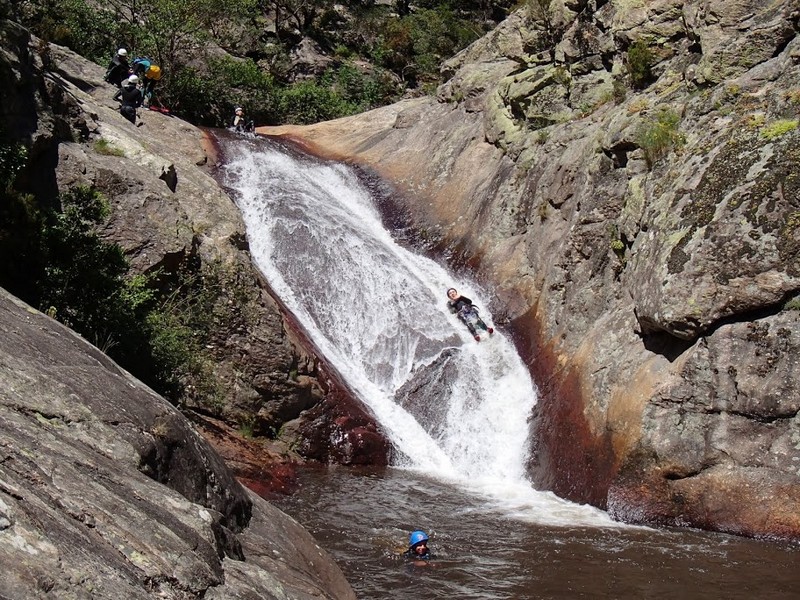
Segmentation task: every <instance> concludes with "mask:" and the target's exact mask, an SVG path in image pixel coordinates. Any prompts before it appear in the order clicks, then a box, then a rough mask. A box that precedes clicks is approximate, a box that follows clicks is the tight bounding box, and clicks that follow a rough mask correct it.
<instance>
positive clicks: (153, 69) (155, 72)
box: [145, 65, 161, 81]
mask: <svg viewBox="0 0 800 600" xmlns="http://www.w3.org/2000/svg"><path fill="white" fill-rule="evenodd" d="M145 77H147V78H148V79H155V80H156V81H158V80H159V79H161V67H159V66H158V65H150V68H149V69H147V72H146V73H145Z"/></svg>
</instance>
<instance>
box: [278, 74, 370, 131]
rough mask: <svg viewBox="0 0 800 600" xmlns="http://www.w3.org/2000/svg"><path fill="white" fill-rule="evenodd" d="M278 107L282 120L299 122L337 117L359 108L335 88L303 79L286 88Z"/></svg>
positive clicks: (313, 121)
mask: <svg viewBox="0 0 800 600" xmlns="http://www.w3.org/2000/svg"><path fill="white" fill-rule="evenodd" d="M278 107H279V115H280V119H281V121H284V122H286V123H298V124H309V123H317V122H319V121H327V120H329V119H336V118H338V117H343V116H345V115H349V114H353V113H355V112H356V110H357V109H356V106H355V105H354V104H351V103H349V102H347V101H346V100H345V99H344V98H343V97H342V96H341V95H340V94H338V93H337V92H336V91H335V90H333V89H331V88H329V87H325V86H323V85H320V84H318V83H317V82H314V81H303V82H300V83H297V84H295V85H293V86H292V87H288V88H285V89H284V90H283V92H282V93H281V96H280V100H279V102H278Z"/></svg>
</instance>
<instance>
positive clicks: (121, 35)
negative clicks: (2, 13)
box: [19, 0, 131, 66]
mask: <svg viewBox="0 0 800 600" xmlns="http://www.w3.org/2000/svg"><path fill="white" fill-rule="evenodd" d="M19 16H20V21H21V22H22V24H23V25H25V26H26V27H28V29H30V30H31V31H33V32H34V33H35V34H36V35H37V36H39V37H40V38H43V39H44V40H46V41H48V42H54V43H56V44H60V45H62V46H67V47H68V48H70V49H72V50H74V51H75V52H77V53H78V54H80V55H82V56H85V57H86V58H88V59H90V60H94V61H96V62H98V63H99V64H102V65H103V66H105V65H106V64H107V63H108V61H109V60H110V59H111V56H112V52H113V50H114V49H116V47H117V46H118V45H119V44H120V43H121V41H122V40H128V39H131V27H130V25H129V24H128V23H126V22H125V21H124V20H122V19H120V18H118V17H117V16H116V15H115V13H114V12H112V11H110V10H106V9H103V8H100V7H99V5H98V4H93V3H89V2H86V1H85V0H44V1H41V2H28V3H25V4H24V5H23V7H22V8H21V10H20V11H19Z"/></svg>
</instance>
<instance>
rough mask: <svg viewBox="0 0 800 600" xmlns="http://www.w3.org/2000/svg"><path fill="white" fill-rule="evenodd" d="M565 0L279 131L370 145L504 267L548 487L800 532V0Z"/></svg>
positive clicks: (422, 222)
mask: <svg viewBox="0 0 800 600" xmlns="http://www.w3.org/2000/svg"><path fill="white" fill-rule="evenodd" d="M551 7H552V8H551V11H550V13H549V14H547V15H542V14H533V13H528V14H526V13H525V11H520V12H518V13H516V14H515V15H514V16H513V17H510V18H509V19H507V20H506V21H505V22H504V23H502V24H501V25H500V26H499V27H498V29H497V30H495V31H494V32H492V33H491V34H489V35H487V36H486V37H485V38H483V39H482V40H479V41H478V42H476V43H475V44H474V45H473V46H472V47H470V48H468V49H467V50H465V51H464V52H462V53H461V54H460V55H459V56H457V57H456V58H454V59H453V60H451V61H450V62H449V63H448V64H447V65H446V66H445V68H444V69H443V73H444V74H445V75H446V76H447V77H448V81H447V82H446V83H445V84H443V85H442V86H441V87H440V88H439V93H438V96H437V98H421V99H416V100H410V101H405V102H401V103H398V104H395V105H393V106H390V107H385V108H381V109H378V110H375V111H371V112H370V113H367V114H365V115H359V116H355V117H351V118H347V119H340V120H337V121H331V122H328V123H321V124H318V125H315V126H310V127H281V128H265V129H264V130H263V132H264V133H270V134H275V135H282V136H287V137H292V138H294V139H297V140H299V141H300V143H303V144H305V145H306V146H307V147H308V148H309V149H311V150H313V151H316V152H319V153H321V154H326V155H329V156H335V157H340V158H349V159H354V160H357V161H360V162H363V163H365V164H369V165H371V166H372V167H374V168H375V169H376V170H378V171H379V172H380V173H382V174H383V175H384V176H386V177H387V178H389V179H390V180H392V181H393V182H395V184H396V185H397V187H398V189H399V190H401V191H403V192H405V199H406V201H405V207H404V208H405V209H406V210H408V211H409V213H410V214H411V215H412V216H413V218H414V219H415V222H416V224H417V226H418V227H419V228H420V229H424V230H425V231H426V232H428V234H429V235H435V236H438V237H437V239H438V243H439V245H440V247H441V248H442V249H443V250H446V251H447V253H448V255H450V256H453V257H454V261H455V262H456V263H457V264H460V265H464V264H467V265H470V266H471V267H473V268H474V269H475V270H476V271H477V273H478V275H479V276H480V277H481V278H482V279H483V280H484V281H485V282H486V283H487V285H488V286H490V287H491V288H492V289H493V290H494V299H493V305H492V307H491V308H492V310H493V313H494V315H495V319H496V320H499V321H502V320H505V321H506V323H507V328H508V330H509V332H510V333H511V334H512V335H513V336H514V339H515V340H516V342H517V346H518V348H519V349H520V351H521V353H522V354H523V356H525V357H526V359H527V360H528V361H529V364H530V366H531V370H532V373H533V375H534V378H535V380H536V382H537V384H538V386H539V390H540V398H539V402H538V405H537V406H536V408H535V411H534V418H533V420H532V438H531V439H532V455H531V461H530V473H531V476H532V478H533V480H534V481H535V482H536V483H537V485H538V486H540V487H542V488H545V489H551V490H554V491H555V492H557V493H558V494H560V495H562V496H565V497H567V498H571V499H573V500H577V501H583V502H592V503H594V504H596V505H598V506H601V507H605V508H608V510H609V511H610V512H611V514H612V515H614V516H616V517H617V518H620V519H624V520H627V521H632V522H638V521H643V522H657V523H665V524H676V525H690V526H698V527H704V528H709V529H717V530H722V531H731V532H736V533H743V534H747V535H754V536H776V537H784V538H792V539H797V538H800V517H798V515H800V504H799V503H800V471H798V465H800V443H799V442H800V437H798V436H800V434H799V433H798V423H799V422H800V421H798V419H800V417H799V416H798V405H797V401H796V399H797V398H798V397H800V390H798V383H797V382H798V374H799V373H800V371H799V370H800V363H798V359H797V348H798V344H800V311H798V294H800V271H799V270H800V245H799V244H800V227H798V225H799V224H800V195H799V194H798V181H799V180H798V173H800V152H798V147H799V146H798V145H799V144H800V128H798V118H799V115H798V113H799V112H800V88H798V83H797V82H798V81H800V39H799V38H798V36H797V32H798V29H800V25H799V24H798V23H799V20H800V6H798V4H797V2H796V1H788V0H785V1H779V2H771V3H767V4H764V3H760V2H755V1H748V0H743V1H741V2H721V1H720V2H714V1H709V0H704V1H693V2H675V1H673V0H653V1H646V0H612V1H608V2H601V1H599V0H589V1H585V2H570V3H563V4H562V3H553V4H552V5H551ZM643 48H644V50H643Z"/></svg>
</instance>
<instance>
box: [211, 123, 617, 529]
mask: <svg viewBox="0 0 800 600" xmlns="http://www.w3.org/2000/svg"><path fill="white" fill-rule="evenodd" d="M220 143H221V144H222V146H223V149H224V153H225V156H226V164H225V167H224V173H223V177H224V183H225V185H226V186H227V187H228V188H229V189H230V190H231V191H232V193H233V195H234V197H235V200H236V202H237V204H238V206H239V208H240V210H241V212H242V215H243V217H244V221H245V224H246V227H247V235H248V238H249V242H250V250H251V252H252V256H253V259H254V261H255V263H256V265H257V266H258V268H259V269H260V270H261V271H262V272H263V274H264V276H265V277H266V278H267V280H268V281H269V283H270V285H271V286H272V288H273V290H274V291H275V293H276V294H277V295H278V296H280V298H281V299H282V301H283V302H284V303H285V304H286V306H287V307H288V308H289V310H291V311H292V313H293V314H294V315H295V317H296V318H297V319H298V320H299V321H300V322H302V323H303V325H304V326H305V327H306V329H307V331H308V332H309V335H310V336H311V337H312V339H313V340H314V342H315V343H316V344H317V346H318V347H319V349H320V350H321V352H322V353H323V354H324V356H325V357H326V359H328V360H329V361H330V362H331V364H333V365H334V366H335V367H336V368H337V369H338V371H339V372H340V373H341V374H342V376H343V377H345V378H346V380H347V381H348V383H349V384H350V385H351V386H352V388H353V389H354V390H355V391H356V393H357V394H358V395H359V397H360V398H361V400H362V401H363V402H364V403H365V405H367V406H368V407H369V409H370V410H371V411H372V413H373V414H374V416H375V417H376V419H377V420H378V421H379V422H380V424H381V426H382V427H383V428H384V429H385V430H386V432H387V434H388V435H389V437H390V439H391V442H392V443H393V445H394V446H395V448H396V449H397V451H398V455H399V456H400V457H401V458H400V459H399V464H398V465H397V466H399V467H402V468H409V469H415V470H418V471H421V472H423V473H425V474H427V475H430V476H432V477H436V478H439V479H444V480H447V481H452V482H453V483H454V484H456V485H460V486H462V487H464V488H468V489H470V490H473V491H475V492H476V493H478V494H481V495H483V496H485V497H486V498H487V499H488V500H487V502H488V503H489V504H490V505H496V506H497V508H498V510H500V509H502V510H505V511H506V512H512V513H515V514H518V515H519V516H523V517H528V518H531V519H535V520H540V521H542V522H546V523H551V524H571V525H574V524H576V523H587V524H594V525H597V524H602V525H608V524H610V523H612V522H611V521H610V519H608V517H607V516H606V515H605V513H602V512H600V511H597V510H595V509H593V508H591V507H586V506H578V505H574V504H571V503H569V502H566V501H563V500H560V499H558V498H557V497H555V496H554V495H553V494H551V493H543V492H536V491H534V490H533V489H532V488H531V485H530V483H529V482H528V481H527V479H526V476H525V462H526V459H527V452H528V447H529V442H528V439H527V438H528V418H529V416H530V414H531V409H532V407H533V405H534V404H535V402H536V390H535V386H534V385H533V382H532V381H531V378H530V374H529V373H528V370H527V368H526V367H525V365H524V364H523V362H522V360H521V359H520V358H519V356H518V355H517V353H516V351H515V349H514V347H513V345H512V343H511V342H510V340H509V339H508V338H507V337H506V336H505V335H503V333H502V331H497V332H496V333H495V334H494V335H493V336H492V337H491V338H488V337H487V336H484V338H485V339H484V340H482V341H481V342H480V343H476V342H475V341H474V340H473V339H472V336H471V335H470V334H469V332H468V331H467V329H466V328H465V327H464V325H463V324H462V323H460V322H459V321H458V319H457V318H456V317H455V316H453V315H452V314H450V312H449V311H448V310H447V298H446V290H447V289H448V288H449V287H455V288H457V289H458V291H459V292H460V293H462V294H463V295H465V296H468V297H469V298H471V299H472V300H473V302H475V303H476V304H477V305H478V306H479V307H480V309H481V315H482V316H483V318H484V319H486V320H487V322H489V323H490V324H491V315H490V314H489V311H488V303H487V301H486V299H487V294H486V293H485V292H484V290H482V289H481V288H480V287H479V286H478V285H476V284H475V283H474V282H472V281H469V280H466V279H456V278H455V277H454V276H453V274H451V273H449V272H448V271H447V269H446V268H444V267H443V266H441V265H440V264H438V263H436V262H434V261H432V260H430V259H428V258H426V257H423V256H421V255H418V254H415V253H414V252H412V251H409V250H408V249H406V248H404V247H402V246H401V245H399V244H398V243H397V242H396V241H395V240H394V239H393V238H392V236H391V234H390V233H389V232H388V231H387V230H386V229H385V228H384V226H383V224H382V221H381V216H380V214H379V212H378V210H377V208H376V206H375V205H374V198H373V197H372V194H371V193H370V191H369V190H368V189H367V188H366V187H365V186H364V185H363V183H362V182H361V181H360V180H359V178H358V176H357V174H356V173H355V172H354V170H353V169H352V168H350V167H348V166H346V165H343V164H340V163H335V162H328V161H323V160H320V159H317V158H314V157H310V156H305V155H298V154H297V153H296V152H286V151H285V149H284V148H283V147H282V146H281V145H280V144H279V143H278V142H276V141H273V140H268V139H262V138H258V139H253V138H246V137H237V138H236V139H228V138H224V139H220ZM422 374H425V378H424V383H425V384H426V385H427V386H428V387H427V388H426V390H425V393H424V394H423V395H422V397H423V399H424V401H420V400H419V399H417V400H416V401H413V402H412V401H405V402H404V401H401V400H400V399H399V397H398V396H399V395H401V394H400V392H401V390H403V389H404V388H408V387H409V386H412V387H413V385H414V382H415V381H419V378H421V377H422Z"/></svg>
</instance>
